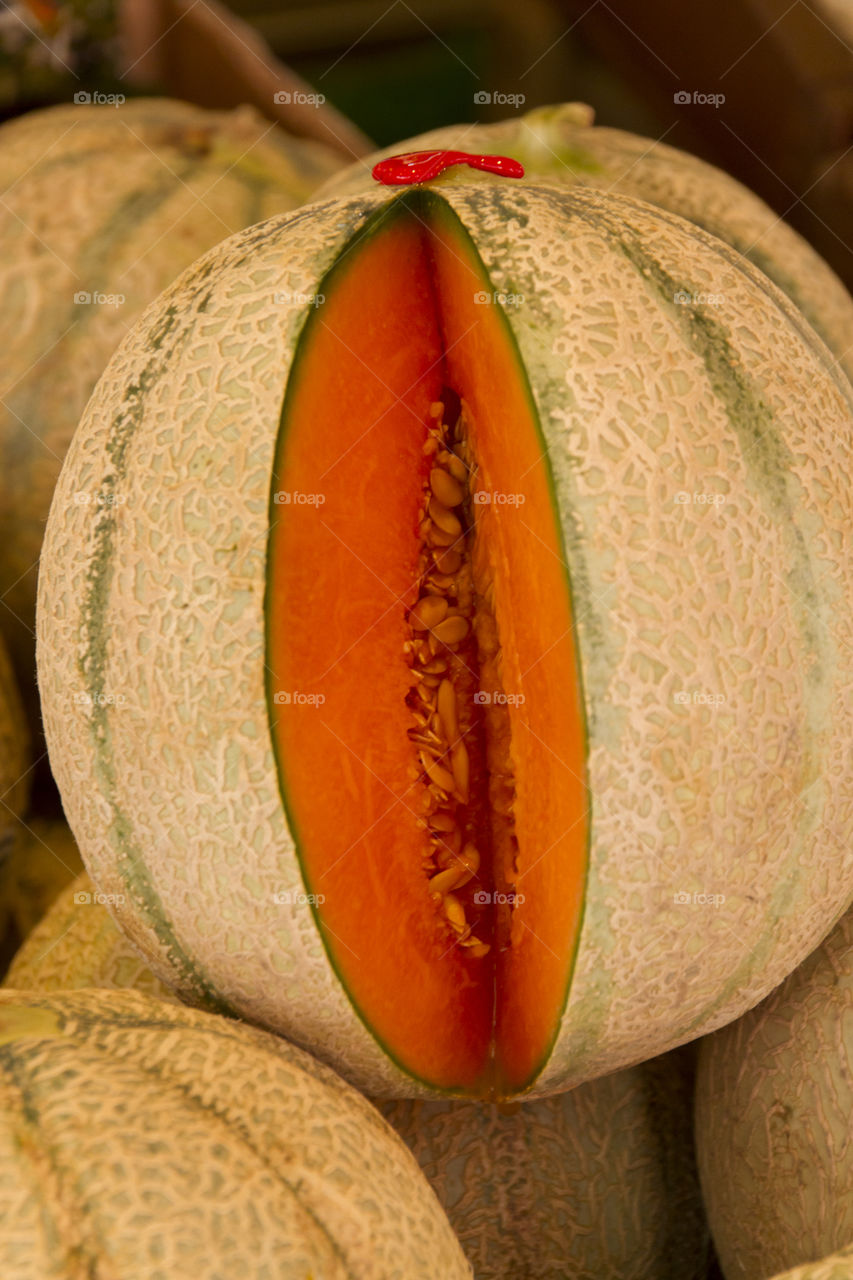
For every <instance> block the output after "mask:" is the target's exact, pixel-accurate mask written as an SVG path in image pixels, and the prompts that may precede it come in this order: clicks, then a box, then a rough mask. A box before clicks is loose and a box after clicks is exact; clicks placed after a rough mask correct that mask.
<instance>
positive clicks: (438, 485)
mask: <svg viewBox="0 0 853 1280" xmlns="http://www.w3.org/2000/svg"><path fill="white" fill-rule="evenodd" d="M429 487H430V489H432V492H433V496H434V497H435V498H436V500H437V501H438V502H440V503H441V504H442V505H443V506H445V507H458V506H459V503H460V502H461V501H462V499H463V498H464V497H465V490H464V489H463V488H462V485H461V484H460V483H459V481H458V480H454V479H453V476H452V475H450V474H449V472H447V471H445V470H444V469H443V468H442V467H433V469H432V471H430V473H429ZM430 514H431V513H430ZM433 518H434V517H433Z"/></svg>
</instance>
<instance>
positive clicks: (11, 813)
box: [0, 636, 30, 868]
mask: <svg viewBox="0 0 853 1280" xmlns="http://www.w3.org/2000/svg"><path fill="white" fill-rule="evenodd" d="M29 745H30V735H29V731H28V729H27V724H26V720H25V719H24V710H23V707H22V705H21V699H20V696H19V694H18V689H17V685H16V684H15V677H14V674H13V672H12V666H11V663H10V662H9V657H8V654H7V653H6V646H5V645H4V643H3V639H2V636H0V868H2V866H3V863H4V862H5V861H6V859H7V858H8V857H9V853H10V850H11V847H12V843H13V841H14V839H15V830H16V828H17V825H18V823H17V819H18V817H19V816H20V815H21V813H23V811H24V809H25V807H26V803H27V796H28V793H29V765H30V761H29Z"/></svg>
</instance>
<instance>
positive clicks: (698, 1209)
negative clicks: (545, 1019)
mask: <svg viewBox="0 0 853 1280" xmlns="http://www.w3.org/2000/svg"><path fill="white" fill-rule="evenodd" d="M690 1050H692V1046H691V1047H690V1049H689V1050H686V1051H685V1050H675V1051H674V1052H673V1053H671V1054H665V1055H664V1056H663V1057H662V1058H655V1059H653V1060H652V1061H651V1062H648V1063H644V1064H643V1065H641V1066H637V1067H630V1068H628V1069H627V1070H625V1071H617V1072H615V1073H614V1074H613V1075H609V1076H603V1077H602V1078H601V1079H599V1080H592V1081H589V1082H588V1083H587V1084H582V1085H579V1086H578V1087H577V1089H572V1090H570V1091H569V1092H567V1093H562V1094H559V1095H558V1096H556V1097H553V1098H541V1099H540V1100H539V1101H537V1102H524V1103H521V1104H515V1105H513V1106H512V1107H511V1108H510V1109H509V1110H507V1109H506V1108H504V1109H501V1108H499V1107H496V1106H490V1105H487V1104H483V1103H471V1102H444V1101H442V1102H401V1101H394V1102H378V1103H377V1104H376V1105H377V1106H378V1107H379V1110H380V1111H381V1112H382V1114H383V1115H384V1116H385V1118H386V1119H387V1120H388V1121H389V1122H390V1123H391V1124H392V1125H393V1127H394V1128H395V1129H396V1130H397V1132H398V1133H399V1134H400V1135H401V1137H402V1138H403V1139H404V1141H405V1142H406V1144H407V1146H408V1147H409V1148H410V1150H411V1151H412V1152H413V1154H414V1155H415V1157H416V1159H417V1161H418V1164H419V1165H420V1166H421V1169H422V1170H423V1171H424V1173H425V1175H426V1177H427V1179H428V1180H429V1183H430V1185H431V1186H432V1188H433V1190H434V1191H435V1193H436V1195H437V1196H438V1199H439V1202H440V1203H441V1205H442V1207H443V1208H444V1210H445V1212H446V1213H447V1216H448V1218H449V1219H450V1224H451V1226H452V1227H453V1229H454V1231H455V1232H456V1235H457V1236H458V1238H459V1241H460V1243H461V1245H462V1248H463V1249H464V1250H465V1253H466V1256H467V1258H468V1261H469V1262H470V1263H471V1265H472V1267H473V1270H474V1275H475V1276H476V1277H477V1280H519V1278H520V1277H524V1280H564V1278H565V1277H567V1276H571V1278H572V1280H705V1277H706V1276H707V1274H708V1268H709V1264H710V1237H709V1234H708V1227H707V1223H706V1221H705V1215H704V1211H703V1208H702V1199H701V1196H700V1193H699V1182H698V1177H697V1173H696V1166H695V1155H694V1150H693V1132H692V1129H693V1113H692V1052H691V1051H690Z"/></svg>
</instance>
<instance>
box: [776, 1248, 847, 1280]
mask: <svg viewBox="0 0 853 1280" xmlns="http://www.w3.org/2000/svg"><path fill="white" fill-rule="evenodd" d="M773 1280H853V1245H851V1246H850V1248H849V1249H842V1250H841V1252H840V1253H834V1254H833V1255H832V1257H831V1258H822V1259H821V1260H820V1262H807V1263H805V1265H804V1266H802V1267H794V1269H793V1270H792V1271H785V1272H784V1273H780V1274H779V1275H777V1276H773Z"/></svg>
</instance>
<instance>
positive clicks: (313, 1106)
mask: <svg viewBox="0 0 853 1280" xmlns="http://www.w3.org/2000/svg"><path fill="white" fill-rule="evenodd" d="M0 1094H2V1112H0V1224H2V1225H0V1273H2V1274H3V1275H4V1276H9V1277H10V1280H11V1277H13V1276H14V1277H15V1280H72V1277H74V1278H76V1277H78V1276H82V1275H86V1276H87V1277H91V1278H92V1280H117V1278H118V1277H122V1278H124V1277H128V1280H129V1278H130V1277H133V1280H224V1277H226V1276H227V1277H232V1276H235V1277H236V1276H244V1277H246V1278H247V1280H270V1277H275V1278H276V1280H306V1277H308V1276H314V1277H318V1278H319V1277H322V1278H323V1280H466V1278H467V1280H470V1276H471V1272H470V1269H469V1268H468V1266H467V1264H466V1263H465V1261H464V1258H463V1255H462V1253H461V1250H460V1248H459V1245H458V1243H457V1242H456V1240H455V1238H454V1236H453V1233H452V1231H451V1229H450V1226H449V1224H448V1222H447V1219H446V1218H445V1216H444V1214H443V1213H442V1211H441V1209H440V1208H439V1206H438V1204H437V1202H436V1200H435V1197H434V1196H433V1194H432V1192H431V1191H430V1189H429V1187H428V1185H427V1184H426V1182H425V1181H424V1179H423V1176H422V1175H421V1173H420V1170H419V1169H418V1167H417V1165H416V1164H415V1162H414V1160H413V1159H412V1157H411V1156H410V1155H409V1153H408V1151H407V1150H406V1149H405V1147H404V1146H403V1144H402V1143H401V1142H400V1140H399V1139H398V1138H397V1137H396V1135H395V1134H394V1133H393V1132H392V1130H391V1129H390V1128H389V1127H388V1126H387V1125H386V1124H385V1122H384V1121H383V1120H382V1119H381V1117H380V1116H379V1115H378V1114H377V1113H376V1111H375V1109H374V1108H373V1107H371V1106H370V1104H369V1103H368V1102H367V1101H366V1100H365V1099H364V1098H362V1097H361V1096H360V1095H359V1094H357V1093H356V1092H355V1091H354V1090H352V1089H351V1088H350V1087H349V1086H347V1085H345V1084H344V1083H343V1081H341V1080H340V1079H339V1078H338V1077H337V1076H335V1075H334V1073H333V1072H331V1071H330V1070H328V1068H325V1067H323V1066H322V1065H320V1064H318V1063H316V1062H314V1061H313V1059H311V1058H310V1057H309V1056H308V1055H307V1054H305V1053H303V1052H302V1051H301V1050H299V1049H296V1048H294V1047H293V1046H291V1045H289V1044H287V1043H286V1042H285V1041H282V1040H278V1039H276V1038H275V1037H273V1036H269V1035H267V1034H265V1033H263V1032H258V1031H255V1030H252V1029H250V1028H247V1027H245V1026H242V1025H240V1024H238V1023H233V1022H229V1021H227V1020H225V1019H222V1018H219V1017H216V1016H214V1015H209V1014H203V1013H198V1012H195V1011H193V1010H187V1009H179V1008H177V1007H176V1006H175V1005H169V1004H166V1003H165V1002H164V1001H162V1000H157V999H155V998H153V997H150V996H145V995H142V994H139V993H136V992H126V991H122V992H115V991H113V992H102V991H86V992H74V993H65V994H62V995H56V996H36V995H33V994H25V993H21V992H17V991H13V992H9V991H3V992H0Z"/></svg>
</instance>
